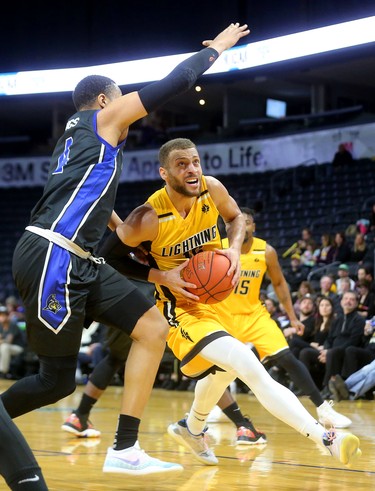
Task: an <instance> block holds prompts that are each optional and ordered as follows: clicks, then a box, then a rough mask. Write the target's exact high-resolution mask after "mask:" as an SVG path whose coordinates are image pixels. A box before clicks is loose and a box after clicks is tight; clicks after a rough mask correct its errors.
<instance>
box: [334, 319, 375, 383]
mask: <svg viewBox="0 0 375 491" xmlns="http://www.w3.org/2000/svg"><path fill="white" fill-rule="evenodd" d="M373 360H375V318H374V317H373V318H372V319H370V320H367V321H366V323H365V327H364V330H363V338H362V344H361V346H348V347H347V348H346V350H345V356H344V363H343V368H342V371H341V376H342V377H344V378H347V377H349V376H350V375H351V374H352V373H354V372H356V371H357V370H359V369H360V368H362V367H364V366H365V365H367V364H368V363H371V362H372V361H373Z"/></svg>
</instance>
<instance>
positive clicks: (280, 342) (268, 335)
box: [227, 304, 289, 362]
mask: <svg viewBox="0 0 375 491" xmlns="http://www.w3.org/2000/svg"><path fill="white" fill-rule="evenodd" d="M227 331H228V332H229V333H230V334H232V336H233V337H235V338H237V339H238V340H239V341H242V342H243V343H252V344H253V345H254V346H255V348H256V350H257V352H258V353H259V357H260V360H261V361H262V362H264V361H266V359H267V358H268V357H270V356H273V355H276V354H277V353H279V352H280V351H282V350H284V349H286V348H288V347H289V346H288V343H287V341H286V339H285V336H284V334H283V333H282V331H281V329H280V328H279V326H278V325H277V324H276V322H275V321H274V320H273V319H271V316H270V314H269V313H268V311H267V309H266V308H265V307H264V306H263V305H261V304H260V305H259V306H258V307H257V308H256V310H255V311H254V312H252V313H251V314H234V315H232V322H231V323H230V324H227Z"/></svg>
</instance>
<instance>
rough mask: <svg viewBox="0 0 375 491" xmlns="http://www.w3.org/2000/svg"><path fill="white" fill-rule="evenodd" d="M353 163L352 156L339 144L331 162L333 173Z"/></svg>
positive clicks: (343, 145)
mask: <svg viewBox="0 0 375 491" xmlns="http://www.w3.org/2000/svg"><path fill="white" fill-rule="evenodd" d="M352 162H353V156H352V154H351V153H350V152H349V150H348V149H347V148H346V146H345V144H344V143H340V144H339V146H338V149H337V152H336V153H335V155H334V157H333V160H332V167H333V171H334V172H337V171H339V170H341V169H342V167H344V166H346V165H349V164H351V163H352Z"/></svg>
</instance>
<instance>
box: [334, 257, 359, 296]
mask: <svg viewBox="0 0 375 491" xmlns="http://www.w3.org/2000/svg"><path fill="white" fill-rule="evenodd" d="M337 276H338V278H337V280H336V293H337V294H338V295H342V293H343V291H342V287H341V282H342V279H343V278H349V280H350V290H354V289H355V281H354V280H352V279H351V278H350V277H349V266H348V265H347V264H340V266H339V269H338V270H337Z"/></svg>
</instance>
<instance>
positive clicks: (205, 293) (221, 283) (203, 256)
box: [182, 251, 233, 304]
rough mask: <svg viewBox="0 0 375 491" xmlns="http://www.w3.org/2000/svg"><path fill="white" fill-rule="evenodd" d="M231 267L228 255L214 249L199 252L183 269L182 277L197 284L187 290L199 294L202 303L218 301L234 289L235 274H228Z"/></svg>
mask: <svg viewBox="0 0 375 491" xmlns="http://www.w3.org/2000/svg"><path fill="white" fill-rule="evenodd" d="M229 267H230V261H229V259H228V258H227V257H226V256H223V255H222V254H218V253H216V252H214V251H204V252H199V253H198V254H196V255H195V256H193V257H192V258H191V259H190V260H189V263H188V265H187V266H186V267H185V268H184V269H183V270H182V278H183V279H184V280H185V281H188V282H189V283H194V284H195V285H197V288H196V289H195V290H194V289H191V290H189V289H188V288H187V290H188V291H189V292H190V293H193V294H194V295H197V296H198V297H199V301H200V302H201V303H206V304H212V303H217V302H221V301H222V300H224V299H225V298H227V297H228V296H229V294H230V293H231V291H232V290H233V286H232V284H231V282H232V278H233V274H232V275H230V276H227V273H228V269H229Z"/></svg>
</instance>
